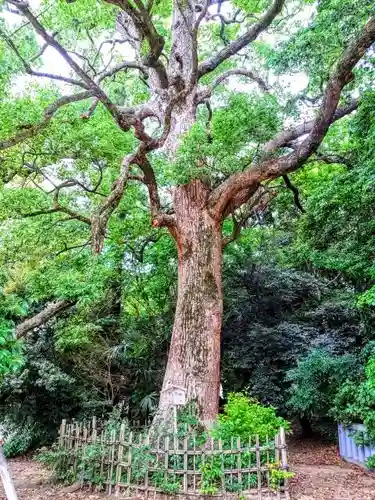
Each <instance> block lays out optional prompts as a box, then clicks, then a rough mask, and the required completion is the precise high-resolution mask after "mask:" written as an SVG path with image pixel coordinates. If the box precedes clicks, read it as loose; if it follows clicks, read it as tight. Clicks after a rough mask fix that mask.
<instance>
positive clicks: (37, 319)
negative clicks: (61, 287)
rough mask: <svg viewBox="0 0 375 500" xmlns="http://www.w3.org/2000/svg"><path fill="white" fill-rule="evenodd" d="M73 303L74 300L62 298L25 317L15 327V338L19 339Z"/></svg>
mask: <svg viewBox="0 0 375 500" xmlns="http://www.w3.org/2000/svg"><path fill="white" fill-rule="evenodd" d="M75 303H76V302H75V301H72V300H66V299H64V300H58V301H56V302H52V303H50V304H48V305H47V306H46V307H45V308H44V309H42V310H41V311H40V312H38V313H37V314H35V315H34V316H32V317H31V318H27V319H25V320H24V321H22V323H20V324H19V325H17V326H16V329H15V335H16V338H17V339H20V338H22V337H24V336H25V335H26V334H27V333H28V332H31V331H32V330H34V329H35V328H39V327H41V326H42V325H44V324H45V323H47V321H49V320H50V319H52V318H53V317H55V316H57V315H59V314H61V313H62V312H64V311H66V310H67V309H69V308H70V307H73V306H74V305H75Z"/></svg>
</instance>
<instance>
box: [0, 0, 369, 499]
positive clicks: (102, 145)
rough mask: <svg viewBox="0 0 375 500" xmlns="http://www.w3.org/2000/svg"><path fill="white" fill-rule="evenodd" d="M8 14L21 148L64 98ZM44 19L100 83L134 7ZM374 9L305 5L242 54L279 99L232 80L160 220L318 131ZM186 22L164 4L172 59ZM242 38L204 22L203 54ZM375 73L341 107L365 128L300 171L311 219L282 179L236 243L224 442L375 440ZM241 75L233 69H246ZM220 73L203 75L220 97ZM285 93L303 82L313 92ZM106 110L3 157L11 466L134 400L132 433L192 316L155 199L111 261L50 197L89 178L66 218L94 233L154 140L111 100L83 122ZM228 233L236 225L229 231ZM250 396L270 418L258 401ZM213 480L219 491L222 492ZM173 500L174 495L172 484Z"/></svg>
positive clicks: (0, 225)
mask: <svg viewBox="0 0 375 500" xmlns="http://www.w3.org/2000/svg"><path fill="white" fill-rule="evenodd" d="M232 3H233V6H232V7H233V9H234V10H235V9H237V8H238V9H240V11H239V14H240V15H241V16H242V17H243V19H244V22H245V24H246V23H248V24H249V25H251V23H253V22H254V16H253V14H255V15H256V16H258V14H260V13H261V12H262V11H263V9H264V8H265V7H268V6H269V4H270V2H269V1H268V0H264V1H254V0H235V1H233V2H232ZM0 5H1V16H0V65H1V69H2V71H1V74H0V97H1V99H0V123H1V125H0V140H4V139H7V138H8V137H10V136H12V135H13V134H15V133H18V132H20V131H23V130H28V129H29V128H30V127H31V126H32V125H34V124H36V123H38V122H39V121H40V120H41V119H42V118H43V116H44V112H45V109H46V106H47V105H49V104H51V103H52V102H53V101H54V100H55V99H56V98H57V97H61V96H62V95H64V94H65V90H66V89H65V87H63V86H60V85H59V83H56V82H54V83H51V82H50V81H49V80H48V79H44V80H40V79H33V78H31V77H30V75H26V74H25V71H24V69H25V68H24V66H23V64H22V61H21V60H20V59H19V58H16V57H14V54H13V53H12V50H11V48H10V47H9V44H8V43H7V42H6V38H7V37H6V36H4V33H5V35H9V34H10V33H11V32H12V33H13V32H14V31H16V32H15V34H14V37H15V38H14V40H15V42H16V43H17V47H18V48H19V51H20V54H21V56H22V57H23V58H24V59H25V60H30V59H31V58H33V57H35V56H36V55H37V54H38V52H39V51H40V49H41V46H40V40H38V39H37V38H36V36H35V34H34V32H33V30H32V29H31V27H30V26H29V25H28V24H26V25H25V26H24V27H23V28H22V29H18V27H19V25H18V24H17V23H18V21H14V23H15V24H14V26H13V24H12V23H9V22H8V21H7V19H8V16H9V15H10V14H9V12H6V8H5V2H1V3H0ZM41 8H42V9H43V13H41V16H40V18H41V19H42V21H43V23H44V24H45V26H46V27H47V28H48V29H49V30H50V31H51V32H52V31H53V32H56V33H58V34H59V40H60V41H61V43H63V44H64V46H65V47H66V48H67V49H69V50H71V51H76V50H78V49H80V50H82V51H83V53H84V58H83V59H82V60H83V61H86V63H87V60H91V62H92V63H93V68H91V69H90V68H89V65H87V64H86V63H85V62H83V63H82V64H83V65H85V68H86V66H87V68H86V69H88V70H89V71H92V72H93V74H94V73H95V72H96V71H99V69H100V65H101V63H102V62H103V61H100V58H99V57H96V50H94V47H93V46H91V45H90V44H89V43H87V41H88V40H89V39H94V40H104V39H105V38H107V37H110V36H114V34H115V31H114V30H115V18H116V16H115V14H116V13H117V10H115V11H114V10H113V7H112V6H109V5H108V4H107V3H104V2H98V1H96V0H84V1H80V2H78V1H76V2H65V1H53V0H43V2H41ZM44 9H46V10H45V11H44ZM372 10H373V2H372V1H370V0H320V1H313V0H297V1H295V2H293V12H288V13H287V14H286V15H285V17H283V18H282V19H280V22H279V23H278V24H277V25H276V26H275V27H274V28H275V30H274V33H275V34H274V36H273V38H272V37H271V38H269V37H267V36H265V37H264V39H262V40H257V41H256V42H255V43H254V44H253V45H252V46H251V47H247V48H245V49H244V50H243V53H242V54H241V56H239V58H238V59H239V60H240V61H241V64H242V62H243V61H245V62H246V61H249V60H250V61H251V62H252V64H254V65H255V66H257V67H258V69H259V72H260V74H261V75H265V74H268V76H269V81H270V82H271V83H272V88H271V90H270V91H269V92H265V93H261V92H260V91H259V90H258V88H257V87H256V86H255V85H254V86H253V85H250V86H249V85H248V81H247V80H244V79H242V77H238V79H237V80H236V85H235V86H234V88H233V86H231V85H227V84H226V83H225V82H222V83H221V84H220V85H219V86H218V88H217V89H216V90H215V92H217V93H216V95H215V100H214V104H213V106H212V109H211V111H212V117H211V119H210V124H209V125H207V120H208V119H209V116H208V115H209V114H210V112H211V111H209V112H208V111H207V109H206V108H205V107H204V106H202V107H200V108H199V110H198V114H197V121H196V124H195V125H194V126H193V127H192V128H191V129H190V131H189V133H187V134H186V136H185V137H184V139H183V141H182V143H181V146H180V148H179V149H178V152H177V155H176V158H175V160H174V161H173V162H172V161H170V160H169V159H168V158H166V156H165V154H164V153H162V152H160V151H156V152H154V153H152V154H151V155H150V161H151V163H152V165H153V167H154V170H155V173H156V176H157V180H158V182H159V184H160V186H161V187H162V189H161V192H162V198H163V200H162V201H163V204H164V205H165V206H166V207H167V208H168V206H169V204H170V191H171V189H172V188H173V186H174V185H176V184H178V183H184V182H187V181H189V180H191V179H192V178H201V179H204V181H205V182H208V183H210V185H212V186H215V185H217V184H218V183H219V182H221V181H222V180H224V179H225V178H227V177H228V176H229V175H230V174H231V173H233V172H238V171H241V170H243V169H244V168H245V167H246V166H247V165H248V164H249V163H250V162H251V161H253V160H254V159H257V158H258V157H259V154H260V152H261V146H262V145H263V144H264V143H265V142H266V141H268V140H269V139H271V138H272V137H273V136H274V134H275V133H277V132H279V131H280V130H282V129H283V127H284V126H285V125H287V126H289V125H290V124H291V123H292V124H293V123H299V122H300V121H303V120H304V119H305V117H306V116H307V117H309V118H310V117H312V116H314V114H315V108H314V105H315V103H316V102H318V101H319V96H320V95H321V90H322V88H323V86H324V84H325V83H326V81H327V78H328V75H329V71H330V70H331V68H332V66H333V64H334V62H335V61H336V60H337V57H338V55H339V54H340V53H341V51H342V49H343V47H345V46H346V45H347V42H348V40H349V39H351V38H352V37H353V36H354V35H355V34H356V33H357V32H358V31H359V30H360V29H361V27H362V26H363V24H364V22H365V20H366V18H367V16H368V14H369V13H370V12H372ZM170 13H171V5H170V2H166V1H161V2H154V5H153V7H152V14H153V20H154V22H155V25H156V26H157V30H158V32H159V33H160V34H162V35H163V36H165V38H166V40H165V50H166V51H167V52H168V51H169V50H170V46H171V39H170V29H169V28H170ZM78 20H79V21H78ZM12 22H13V21H12ZM241 29H242V28H241V26H240V25H237V24H236V23H228V24H225V25H224V24H223V25H222V26H221V27H220V24H213V23H206V24H203V25H202V30H201V34H200V38H199V40H198V43H199V45H200V46H201V49H202V54H206V55H210V54H211V53H212V52H213V50H214V49H216V48H222V47H224V46H225V45H226V44H227V43H228V41H229V40H232V39H233V38H234V37H235V36H236V34H238V33H239V32H240V31H241ZM96 49H97V47H96ZM145 50H147V47H145ZM113 51H114V58H115V61H116V62H119V61H121V60H122V59H123V54H122V53H121V50H120V49H118V48H117V49H116V48H113ZM373 59H374V56H373V51H369V53H368V54H367V56H366V57H365V58H364V59H363V60H362V62H361V63H360V64H359V65H357V67H356V68H355V71H354V73H355V79H354V80H353V81H352V82H351V83H350V84H349V85H348V86H347V87H346V90H345V92H344V95H343V98H342V102H343V103H344V102H349V100H350V96H351V95H357V94H359V95H360V96H361V102H360V106H359V108H358V110H357V111H356V113H354V114H353V115H350V116H347V117H345V118H343V119H342V120H340V121H338V122H336V123H335V124H333V125H332V127H331V129H330V131H329V133H328V134H327V136H326V138H325V140H324V142H323V144H322V145H321V147H320V149H319V151H318V153H317V154H316V155H315V156H314V157H312V158H311V159H310V160H309V162H308V163H307V164H306V165H305V166H304V168H303V169H301V170H299V171H298V172H296V173H294V174H292V175H290V180H291V181H292V183H293V185H295V186H296V187H297V188H298V191H299V199H300V201H301V204H302V206H303V208H304V212H303V213H302V212H301V210H300V209H299V208H298V207H297V206H296V204H295V193H293V192H292V191H291V190H290V189H286V187H287V186H286V184H285V182H284V180H274V181H272V182H271V183H270V184H267V186H266V187H267V189H268V190H269V192H272V193H273V194H275V196H274V197H273V198H272V200H271V201H270V202H269V204H268V206H267V208H266V209H264V210H261V211H260V212H259V213H253V214H252V215H251V216H250V218H249V220H248V222H247V223H246V224H245V228H244V229H243V231H242V234H241V236H240V237H239V239H238V241H236V242H233V243H232V244H231V245H229V246H228V247H226V248H225V251H224V266H223V268H224V302H225V311H224V312H225V316H224V326H223V335H222V347H223V349H222V350H223V360H222V384H223V387H224V392H225V394H227V393H231V392H236V391H243V392H244V394H245V395H244V396H236V397H232V398H230V399H229V402H228V406H226V410H225V411H226V414H224V416H222V417H219V421H218V422H219V425H218V430H217V432H220V433H221V434H220V436H221V437H223V438H225V439H227V438H230V437H233V436H234V435H235V437H241V438H244V437H246V436H247V435H248V434H249V433H254V431H255V427H254V425H255V424H254V422H257V424H256V425H257V426H258V427H257V429H256V430H257V433H259V434H260V435H262V436H264V435H268V436H270V435H271V434H272V433H273V432H274V431H275V429H276V427H278V426H279V425H280V423H282V422H283V421H282V420H280V419H279V417H275V412H274V410H273V409H271V408H270V406H273V407H275V408H276V409H277V411H278V412H280V413H281V414H282V415H283V417H285V418H290V419H291V418H304V419H306V418H307V419H308V420H310V421H311V422H312V423H314V424H316V425H317V426H319V425H320V424H322V423H326V422H327V421H328V423H329V424H332V423H333V422H334V421H335V420H338V421H341V422H343V423H346V424H349V423H350V422H353V421H362V422H365V423H366V425H368V427H369V429H370V431H371V432H372V431H373V432H375V414H374V407H375V389H374V387H375V373H374V355H373V354H371V352H370V351H371V349H372V345H373V344H372V341H373V340H374V339H375V322H374V309H373V308H374V306H375V286H374V277H375V266H374V256H375V226H374V224H375V222H374V221H375V213H374V210H375V208H374V207H375V150H374V144H375V92H374V90H373V89H372V81H373V77H374V64H373V62H374V60H373ZM242 60H243V61H242ZM232 62H233V61H231V62H228V61H226V62H225V63H223V64H222V65H221V68H220V71H221V70H224V68H225V69H231V68H232ZM44 64H47V67H48V61H47V63H45V61H44V60H43V58H42V59H40V60H39V58H38V60H36V62H35V67H36V68H38V67H39V66H40V68H41V69H45V68H44ZM40 68H39V69H40ZM252 69H255V68H252ZM217 75H218V72H213V73H212V74H209V75H207V76H205V78H204V83H205V84H208V83H212V81H213V80H214V78H215V77H216V76H217ZM278 78H280V80H278ZM283 78H284V79H285V80H283ZM245 82H246V83H245ZM283 82H287V83H286V84H285V85H284V83H283ZM288 82H295V83H297V84H299V83H300V82H302V83H301V85H302V87H303V88H302V90H301V92H300V91H298V92H297V91H296V90H295V89H294V88H293V86H291V85H289V83H288ZM305 83H306V85H305ZM103 86H104V88H105V90H106V91H107V92H108V95H109V96H110V97H111V99H112V100H113V102H115V103H116V104H119V105H123V106H131V105H137V104H140V103H143V102H145V101H146V100H147V99H148V97H149V87H148V85H147V82H145V81H143V80H142V81H141V80H139V79H138V78H137V77H136V75H135V72H133V70H129V71H126V72H121V73H118V74H117V75H116V78H109V79H107V80H106V81H105V82H104V83H103ZM297 86H298V85H297ZM89 106H90V101H89V100H88V99H87V100H84V101H80V102H74V103H71V104H69V105H68V106H66V107H63V108H61V109H60V110H59V111H58V113H57V114H56V116H55V118H54V119H53V120H51V122H50V123H49V124H48V127H47V128H45V129H43V130H42V132H41V133H40V134H39V135H38V136H35V137H32V138H28V139H27V140H26V141H25V142H24V143H22V144H16V145H15V146H14V147H12V148H9V149H7V150H5V151H4V152H2V153H1V157H0V241H1V247H0V419H1V421H2V423H4V424H5V426H6V435H7V437H8V439H7V443H6V445H5V452H6V453H7V455H8V456H12V455H16V454H20V453H23V452H25V451H27V450H28V449H29V448H34V447H36V446H39V445H41V444H45V443H48V442H50V441H51V440H53V439H54V438H55V436H56V429H57V427H58V424H59V422H60V420H61V419H62V418H70V417H78V418H81V417H83V416H87V415H91V414H93V413H95V414H97V415H103V416H106V415H108V414H109V413H110V412H111V411H112V409H113V407H115V406H116V405H117V404H118V403H121V417H124V416H126V417H129V418H133V417H136V418H141V419H143V420H147V419H148V418H149V417H150V415H152V414H153V412H154V411H155V408H156V405H157V400H158V394H159V390H160V387H161V384H162V377H163V373H164V368H165V363H166V358H167V352H168V345H169V340H170V332H171V326H172V321H173V310H174V306H175V302H176V289H177V287H176V274H177V255H176V254H177V252H176V249H175V247H174V244H173V241H172V239H171V238H170V236H169V234H168V232H167V231H166V230H160V231H157V230H156V229H154V228H151V227H150V220H149V206H148V203H149V202H148V197H147V192H146V188H145V186H144V185H138V184H136V183H132V182H130V183H129V185H128V186H127V189H126V191H125V194H124V196H123V198H122V199H121V202H120V204H119V206H118V207H117V209H116V211H115V212H114V214H113V216H112V217H111V218H110V220H109V225H108V231H107V238H106V240H105V244H104V251H103V252H102V254H101V255H99V256H94V255H92V253H91V250H90V248H89V247H90V230H89V228H88V227H87V225H86V224H85V223H84V222H82V221H81V220H79V219H77V218H74V217H70V216H69V212H67V211H65V212H64V211H60V212H59V211H53V210H51V209H52V207H53V203H54V199H53V195H54V193H53V191H54V189H53V187H54V186H55V185H56V184H58V183H61V182H68V183H69V181H70V180H71V179H72V178H74V179H78V180H79V182H78V183H77V184H76V185H74V186H70V187H69V188H68V189H65V188H64V189H61V191H59V203H60V205H61V206H62V207H64V208H65V209H67V208H68V207H69V209H70V210H73V211H74V212H78V213H79V214H80V215H81V216H82V218H85V217H88V216H90V215H91V214H93V213H95V212H96V210H97V209H98V207H99V205H100V203H101V202H102V200H103V195H104V196H107V195H108V194H109V193H110V192H111V189H112V186H113V185H114V182H115V181H116V179H117V178H118V176H119V172H120V168H121V167H120V165H121V160H122V158H123V157H124V155H126V154H128V153H129V152H131V151H133V148H134V146H135V144H136V143H137V140H136V139H135V138H134V137H133V135H132V134H131V133H127V132H126V133H124V132H121V131H120V129H119V128H118V127H117V126H116V125H115V123H114V122H113V121H112V119H111V118H110V116H109V115H108V113H107V111H106V110H105V109H104V107H103V106H102V105H101V104H99V105H98V106H97V108H96V109H95V112H94V113H93V115H92V116H91V118H90V119H89V120H86V119H83V118H82V115H83V114H84V113H86V112H87V110H88V108H89ZM202 158H206V159H207V161H206V163H204V162H203V164H202ZM95 187H97V189H94V188H95ZM43 211H44V212H46V213H41V212H43ZM239 215H240V214H239ZM231 230H232V221H231V220H230V219H227V220H226V221H224V225H223V232H224V233H225V234H229V233H230V231H231ZM60 299H66V300H71V301H72V302H74V306H72V307H71V308H70V309H68V310H66V311H65V312H64V313H63V314H62V315H61V316H60V317H58V318H55V319H53V320H51V321H50V322H48V324H46V325H43V326H42V327H41V328H39V329H37V330H36V331H34V332H32V333H30V334H28V335H27V337H26V338H25V339H24V340H21V341H17V340H15V338H14V329H15V327H16V325H17V324H19V323H20V322H22V321H23V320H24V319H25V318H27V317H30V316H33V315H34V314H35V313H38V312H39V311H41V310H42V309H43V308H44V306H45V305H46V304H47V303H49V302H51V301H54V300H60ZM202 307H204V305H202ZM248 396H249V397H251V398H256V400H258V401H259V402H260V403H261V404H264V405H267V408H265V407H263V406H260V405H259V404H257V403H251V404H248V401H247V397H248ZM255 417H256V418H257V419H258V418H259V420H254V418H255ZM237 420H240V424H238V423H237ZM234 422H235V423H234ZM260 423H261V424H260ZM260 425H261V426H260ZM259 426H260V427H259ZM234 429H235V430H236V432H237V434H233V432H234ZM21 430H22V432H21ZM97 452H98V450H96V449H94V448H93V449H91V450H88V452H87V453H88V456H87V457H84V458H83V460H86V461H88V463H91V462H90V460H94V458H93V457H95V456H96V455H95V454H96V453H97ZM214 466H215V464H212V468H211V472H212V469H214ZM140 469H141V468H140ZM84 470H85V471H86V472H85V474H86V473H87V471H88V470H90V467H86V466H85V467H84ZM206 474H207V477H208V476H209V474H210V470H209V467H208V468H207V470H206ZM212 474H213V475H212V477H211V479H212V478H213V479H212V480H208V482H207V485H206V486H207V491H208V490H209V489H210V488H214V487H216V486H215V484H216V483H215V482H216V481H217V477H216V476H215V474H214V472H212ZM275 475H277V473H276V472H275ZM86 479H88V480H92V481H93V479H92V478H91V479H90V478H86ZM251 479H253V478H250V479H249V480H251ZM95 481H96V480H95ZM95 481H94V482H95ZM98 481H99V480H98ZM165 488H166V489H168V488H169V492H171V491H172V490H173V484H169V485H165Z"/></svg>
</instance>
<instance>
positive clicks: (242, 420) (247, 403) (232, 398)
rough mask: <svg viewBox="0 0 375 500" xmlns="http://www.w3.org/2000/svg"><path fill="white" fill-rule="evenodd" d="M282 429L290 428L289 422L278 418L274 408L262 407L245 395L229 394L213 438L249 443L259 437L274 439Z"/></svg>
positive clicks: (218, 418)
mask: <svg viewBox="0 0 375 500" xmlns="http://www.w3.org/2000/svg"><path fill="white" fill-rule="evenodd" d="M280 427H284V428H285V429H286V430H288V429H289V428H290V425H289V422H287V421H286V420H284V419H283V418H282V417H278V416H277V415H276V412H275V410H274V409H273V408H270V407H266V406H262V405H260V404H259V403H258V402H257V401H256V400H254V399H250V398H249V397H248V396H246V395H245V394H244V393H236V394H233V393H232V394H229V397H228V403H227V404H226V405H225V407H224V414H222V415H218V417H217V422H216V425H215V427H214V428H213V430H212V431H211V433H212V436H213V437H214V438H217V439H222V440H223V441H224V442H228V441H229V442H230V441H231V440H232V439H233V438H240V439H241V440H242V441H243V442H248V441H249V438H254V437H255V436H256V435H258V436H259V439H260V440H261V441H265V440H266V439H267V438H269V439H272V438H273V437H275V436H276V434H277V433H278V431H279V429H280Z"/></svg>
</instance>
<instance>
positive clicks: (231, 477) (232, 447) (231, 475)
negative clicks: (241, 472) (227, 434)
mask: <svg viewBox="0 0 375 500" xmlns="http://www.w3.org/2000/svg"><path fill="white" fill-rule="evenodd" d="M233 450H234V438H233V437H231V438H230V451H231V453H230V457H231V463H232V456H233ZM232 464H233V463H232ZM230 484H231V486H232V489H233V465H231V473H230Z"/></svg>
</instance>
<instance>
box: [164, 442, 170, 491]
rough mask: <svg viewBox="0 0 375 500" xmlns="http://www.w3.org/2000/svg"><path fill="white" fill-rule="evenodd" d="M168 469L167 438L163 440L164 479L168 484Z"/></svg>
mask: <svg viewBox="0 0 375 500" xmlns="http://www.w3.org/2000/svg"><path fill="white" fill-rule="evenodd" d="M168 469H169V437H168V436H165V438H164V470H165V472H164V479H165V482H168Z"/></svg>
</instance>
